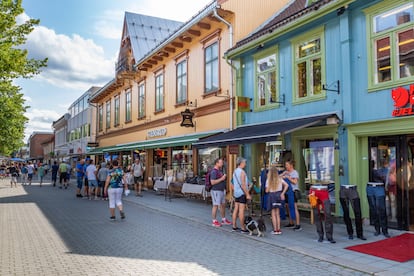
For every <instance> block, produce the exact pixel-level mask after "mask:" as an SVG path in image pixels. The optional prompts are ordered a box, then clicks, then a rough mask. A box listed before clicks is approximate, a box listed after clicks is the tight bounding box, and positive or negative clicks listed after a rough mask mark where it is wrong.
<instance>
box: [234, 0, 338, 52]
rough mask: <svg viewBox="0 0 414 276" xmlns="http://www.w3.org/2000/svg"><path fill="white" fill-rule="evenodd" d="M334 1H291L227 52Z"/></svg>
mask: <svg viewBox="0 0 414 276" xmlns="http://www.w3.org/2000/svg"><path fill="white" fill-rule="evenodd" d="M333 1H335V0H319V1H316V2H314V3H312V4H310V5H308V1H307V0H292V1H291V2H290V4H288V5H287V6H286V7H285V8H284V9H282V10H280V11H278V12H277V13H276V14H275V15H274V16H273V18H272V19H270V20H269V21H268V22H267V23H265V24H264V25H262V26H261V27H259V28H258V29H257V30H256V31H254V32H253V33H252V34H250V35H249V36H247V37H246V38H244V39H242V40H240V41H238V42H237V43H236V45H235V46H234V47H232V48H231V49H229V50H228V52H230V51H232V50H235V49H237V48H239V47H241V46H243V45H246V44H248V43H250V42H252V41H254V40H256V39H258V38H260V37H261V36H263V35H265V34H268V33H271V32H273V30H275V29H277V28H280V27H282V26H284V25H287V24H288V23H290V22H292V21H294V20H296V19H298V18H300V17H302V16H304V15H306V14H309V13H311V12H313V11H316V10H318V9H319V8H320V7H322V6H324V5H326V4H328V3H330V2H333Z"/></svg>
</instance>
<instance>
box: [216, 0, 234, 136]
mask: <svg viewBox="0 0 414 276" xmlns="http://www.w3.org/2000/svg"><path fill="white" fill-rule="evenodd" d="M213 16H214V17H216V18H217V19H219V20H220V21H221V22H223V23H224V24H226V25H227V28H228V29H229V49H230V48H231V47H233V26H232V25H231V24H230V22H228V21H226V20H225V19H224V18H223V17H221V16H220V15H219V14H218V13H217V6H216V7H215V8H214V10H213ZM226 62H227V64H228V65H230V91H229V92H230V125H229V127H230V130H233V95H234V92H233V86H234V70H233V69H236V68H235V67H234V65H233V64H232V63H231V61H230V62H229V61H228V59H227V58H226Z"/></svg>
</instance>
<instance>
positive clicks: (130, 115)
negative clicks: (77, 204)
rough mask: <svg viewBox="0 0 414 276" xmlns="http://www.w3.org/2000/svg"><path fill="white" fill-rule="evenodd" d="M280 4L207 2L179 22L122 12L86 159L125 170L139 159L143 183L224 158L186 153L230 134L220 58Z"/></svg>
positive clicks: (230, 86)
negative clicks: (144, 177) (109, 75)
mask: <svg viewBox="0 0 414 276" xmlns="http://www.w3.org/2000/svg"><path fill="white" fill-rule="evenodd" d="M286 2H288V1H273V0H258V1H254V2H253V4H252V1H249V0H221V1H219V0H218V1H213V2H211V3H210V4H209V5H207V6H206V7H205V8H204V9H202V10H201V11H200V12H199V13H197V14H196V15H194V16H193V17H192V18H191V19H190V20H189V21H187V22H185V23H180V22H176V21H171V20H166V19H161V18H156V17H150V16H145V15H139V14H133V13H128V12H127V13H125V19H124V26H123V35H122V40H121V44H120V50H119V57H118V62H117V65H116V69H115V78H114V79H113V80H111V81H110V82H108V83H107V84H106V85H105V86H104V87H103V88H101V89H100V90H98V91H97V92H96V93H94V94H93V95H92V96H91V98H90V103H92V104H93V105H95V106H96V107H97V116H96V118H97V122H96V132H97V137H96V141H95V142H96V143H95V144H94V145H93V146H95V147H94V148H91V150H90V151H89V154H90V155H96V156H97V159H98V160H103V159H104V158H105V159H106V160H111V159H119V160H122V164H123V165H124V166H126V165H128V164H130V163H131V161H132V159H133V158H135V157H137V156H138V155H139V156H140V158H141V159H142V161H143V162H144V164H145V166H146V169H147V170H146V171H147V176H149V177H152V176H161V175H162V174H163V173H164V170H165V169H174V170H175V172H180V171H181V172H183V173H184V175H187V176H188V175H190V174H201V175H202V174H203V173H204V172H205V171H206V169H207V166H209V165H211V164H212V162H213V160H214V159H215V158H216V157H226V158H227V159H228V160H229V159H231V158H229V156H228V155H229V149H228V148H207V149H200V150H197V149H195V148H193V147H192V143H193V142H196V141H198V139H199V138H201V137H206V136H209V135H213V134H216V133H220V132H223V131H226V130H229V129H232V128H234V127H235V116H234V114H235V112H234V96H235V95H236V91H235V87H234V83H235V76H234V74H233V71H234V69H233V68H234V66H232V65H231V63H230V62H228V61H226V60H225V59H223V58H222V57H223V54H224V53H225V52H226V51H227V50H228V49H229V48H231V47H232V46H233V45H234V44H235V42H236V41H237V40H238V39H240V38H242V37H244V36H246V35H247V34H249V33H250V32H252V31H253V30H255V29H256V28H258V27H259V26H260V25H261V24H263V23H265V22H263V21H264V20H265V19H267V18H269V17H271V16H272V15H273V14H275V12H277V11H278V10H280V9H281V8H282V7H283V6H284V5H285V4H286ZM177 9H179V8H178V7H177ZM91 145H92V144H91ZM230 162H231V161H230Z"/></svg>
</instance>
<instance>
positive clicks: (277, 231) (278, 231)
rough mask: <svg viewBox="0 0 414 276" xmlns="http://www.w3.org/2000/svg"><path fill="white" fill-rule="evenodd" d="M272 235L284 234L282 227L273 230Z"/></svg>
mask: <svg viewBox="0 0 414 276" xmlns="http://www.w3.org/2000/svg"><path fill="white" fill-rule="evenodd" d="M272 235H282V231H280V229H277V230H274V231H272Z"/></svg>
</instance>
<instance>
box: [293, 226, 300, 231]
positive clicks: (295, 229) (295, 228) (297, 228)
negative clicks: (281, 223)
mask: <svg viewBox="0 0 414 276" xmlns="http://www.w3.org/2000/svg"><path fill="white" fill-rule="evenodd" d="M293 231H302V227H300V225H296V226H295V227H293Z"/></svg>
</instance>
